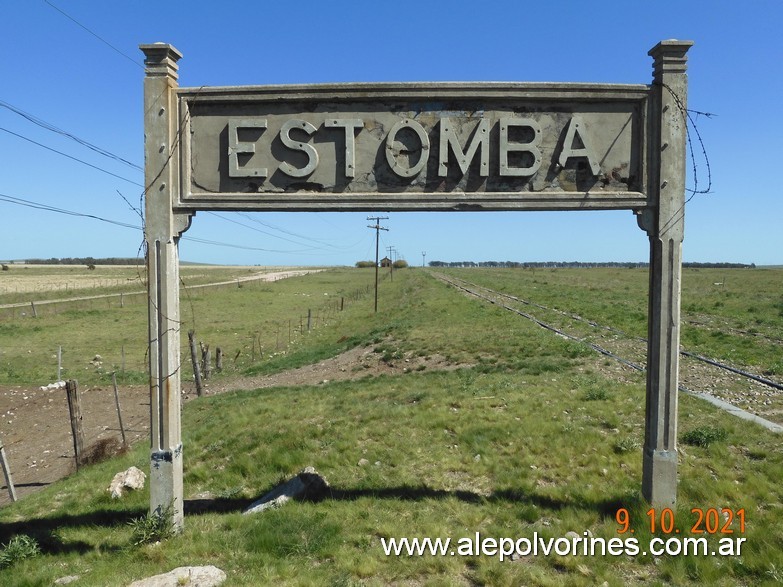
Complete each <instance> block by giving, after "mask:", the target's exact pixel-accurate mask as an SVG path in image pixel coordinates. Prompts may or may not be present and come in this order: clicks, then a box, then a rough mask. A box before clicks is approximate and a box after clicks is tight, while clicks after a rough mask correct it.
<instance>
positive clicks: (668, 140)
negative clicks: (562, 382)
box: [640, 40, 693, 507]
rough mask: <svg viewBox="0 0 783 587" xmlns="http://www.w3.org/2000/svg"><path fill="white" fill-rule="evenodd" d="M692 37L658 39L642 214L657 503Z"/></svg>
mask: <svg viewBox="0 0 783 587" xmlns="http://www.w3.org/2000/svg"><path fill="white" fill-rule="evenodd" d="M691 45H693V43H692V42H690V41H674V40H670V41H662V42H661V43H659V44H658V45H656V46H655V47H654V48H653V49H651V50H650V52H649V55H650V56H651V57H652V58H653V59H654V63H653V70H654V75H653V85H652V89H651V94H650V95H651V99H650V102H651V103H650V110H649V113H650V133H651V134H650V143H649V145H650V147H649V151H650V152H649V165H650V167H649V169H650V174H649V182H650V185H649V186H648V190H649V196H650V201H651V204H652V206H651V208H649V209H648V210H647V211H645V212H644V213H643V214H642V216H641V217H640V225H641V226H642V228H644V229H645V230H646V231H647V234H648V235H649V237H650V290H649V311H648V341H649V342H648V347H647V397H646V406H645V433H644V456H643V472H642V494H643V495H644V498H645V499H646V500H647V501H649V502H650V503H651V504H652V505H653V506H654V507H672V506H674V505H675V503H676V500H677V387H678V375H679V373H678V369H679V346H680V279H681V274H682V240H683V224H684V223H683V220H684V216H685V155H686V132H687V114H686V111H685V108H686V101H687V89H688V81H687V76H686V73H685V72H686V69H687V67H686V61H687V57H686V53H687V51H688V49H689V48H690V47H691Z"/></svg>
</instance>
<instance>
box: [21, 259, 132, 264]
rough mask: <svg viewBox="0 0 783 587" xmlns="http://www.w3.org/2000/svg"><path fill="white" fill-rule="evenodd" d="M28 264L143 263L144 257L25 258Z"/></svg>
mask: <svg viewBox="0 0 783 587" xmlns="http://www.w3.org/2000/svg"><path fill="white" fill-rule="evenodd" d="M24 262H25V263H26V264H28V265H144V259H139V258H137V257H132V258H122V257H106V258H103V259H95V258H93V257H63V258H61V259H57V258H55V257H52V258H51V259H27V260H25V261H24Z"/></svg>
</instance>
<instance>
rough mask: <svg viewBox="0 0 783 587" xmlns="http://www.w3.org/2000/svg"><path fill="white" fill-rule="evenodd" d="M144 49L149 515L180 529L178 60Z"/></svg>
mask: <svg viewBox="0 0 783 587" xmlns="http://www.w3.org/2000/svg"><path fill="white" fill-rule="evenodd" d="M140 49H141V50H142V51H143V52H144V55H145V60H144V63H145V65H146V77H145V79H144V131H145V132H144V135H145V139H144V174H145V186H146V189H145V204H146V227H145V239H146V244H147V279H148V294H149V340H150V352H149V360H150V513H157V514H162V513H164V512H167V511H169V512H170V513H171V515H172V517H173V523H174V527H175V528H177V529H178V530H181V529H182V525H183V491H182V440H181V432H180V366H181V361H180V319H179V316H180V312H179V251H178V240H179V236H180V234H181V233H182V232H184V230H185V229H187V227H188V224H189V217H187V216H183V215H180V214H176V213H174V212H173V206H174V204H175V202H176V201H177V198H178V195H179V194H178V191H177V190H179V149H178V148H179V137H178V133H179V123H180V121H179V119H178V116H177V96H176V88H177V61H178V60H179V59H180V58H181V57H182V55H181V54H180V53H179V51H177V50H176V49H175V48H174V47H172V46H171V45H167V44H163V43H155V44H152V45H141V46H140Z"/></svg>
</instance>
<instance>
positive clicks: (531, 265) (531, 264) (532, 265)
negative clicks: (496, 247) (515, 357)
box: [428, 261, 756, 269]
mask: <svg viewBox="0 0 783 587" xmlns="http://www.w3.org/2000/svg"><path fill="white" fill-rule="evenodd" d="M428 265H429V266H430V267H451V268H455V267H457V268H459V267H502V268H511V269H542V268H550V267H551V268H567V267H587V268H592V267H620V268H629V269H636V268H644V267H649V266H650V264H649V263H641V262H631V261H625V262H623V261H619V262H618V261H606V262H595V263H591V262H585V261H526V262H520V261H479V262H478V263H477V262H475V261H430V262H429V263H428ZM682 266H683V267H687V268H690V269H755V268H756V264H755V263H751V264H750V265H746V264H745V263H683V264H682Z"/></svg>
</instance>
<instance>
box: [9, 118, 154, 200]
mask: <svg viewBox="0 0 783 587" xmlns="http://www.w3.org/2000/svg"><path fill="white" fill-rule="evenodd" d="M0 130H2V131H4V132H7V133H8V134H10V135H14V136H15V137H18V138H20V139H22V140H25V141H27V142H28V143H32V144H34V145H38V146H39V147H41V148H43V149H46V150H47V151H52V152H53V153H57V154H58V155H62V156H63V157H67V158H68V159H72V160H73V161H77V162H78V163H81V164H82V165H86V166H87V167H92V168H93V169H96V170H98V171H100V172H101V173H105V174H106V175H111V176H112V177H116V178H117V179H121V180H122V181H127V182H128V183H132V184H133V185H137V186H139V187H140V188H143V187H144V185H142V184H140V183H139V182H137V181H133V180H132V179H128V178H127V177H122V176H121V175H117V174H116V173H112V172H111V171H107V170H106V169H103V168H101V167H98V166H97V165H93V164H92V163H87V161H82V160H81V159H79V158H77V157H73V156H72V155H68V154H67V153H63V152H62V151H58V150H57V149H53V148H52V147H47V146H46V145H44V144H42V143H39V142H38V141H34V140H33V139H28V138H27V137H25V136H22V135H20V134H18V133H15V132H14V131H12V130H8V129H7V128H3V127H2V126H0Z"/></svg>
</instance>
